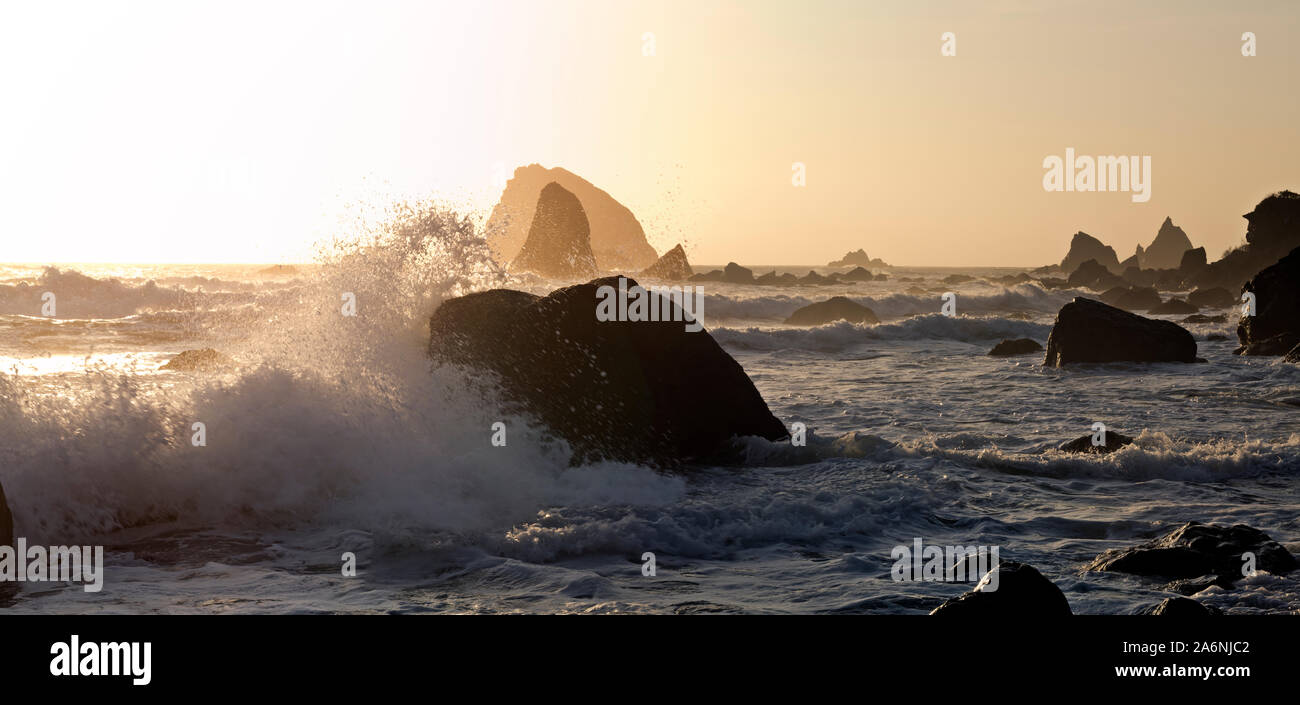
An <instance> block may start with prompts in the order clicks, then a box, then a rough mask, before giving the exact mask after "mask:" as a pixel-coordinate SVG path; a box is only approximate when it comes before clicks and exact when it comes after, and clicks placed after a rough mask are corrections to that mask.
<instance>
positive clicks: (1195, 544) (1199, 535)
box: [1087, 521, 1297, 583]
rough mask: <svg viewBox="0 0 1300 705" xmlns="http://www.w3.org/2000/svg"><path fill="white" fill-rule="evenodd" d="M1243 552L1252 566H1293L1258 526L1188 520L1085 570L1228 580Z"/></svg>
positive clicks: (1275, 569)
mask: <svg viewBox="0 0 1300 705" xmlns="http://www.w3.org/2000/svg"><path fill="white" fill-rule="evenodd" d="M1245 553H1253V554H1255V568H1256V570H1262V571H1267V572H1269V573H1274V574H1282V573H1288V572H1290V571H1292V570H1294V569H1295V568H1296V567H1297V563H1296V559H1295V557H1294V556H1292V555H1291V553H1290V552H1289V551H1287V550H1286V548H1285V547H1284V546H1282V544H1280V543H1278V542H1276V541H1274V540H1273V539H1271V538H1269V536H1268V534H1265V533H1264V532H1263V531H1260V530H1259V529H1254V528H1251V527H1249V526H1246V525H1245V524H1236V525H1234V526H1216V525H1214V524H1201V523H1199V522H1195V521H1189V522H1187V523H1186V524H1183V525H1182V526H1180V527H1178V528H1176V529H1174V530H1173V531H1170V532H1169V533H1168V534H1165V535H1164V536H1161V537H1160V538H1157V539H1152V540H1151V541H1147V542H1146V543H1142V544H1138V545H1137V546H1131V547H1129V548H1116V549H1111V550H1109V551H1106V552H1105V553H1103V554H1101V555H1100V556H1097V557H1096V558H1095V559H1093V561H1092V563H1091V564H1089V565H1088V568H1087V569H1088V570H1096V571H1113V572H1117V573H1129V574H1131V575H1145V576H1154V577H1163V578H1198V577H1201V576H1217V578H1218V579H1219V580H1221V581H1226V582H1228V583H1232V582H1235V581H1236V580H1238V579H1240V578H1241V577H1242V568H1243V566H1244V565H1245V561H1244V559H1243V554H1245Z"/></svg>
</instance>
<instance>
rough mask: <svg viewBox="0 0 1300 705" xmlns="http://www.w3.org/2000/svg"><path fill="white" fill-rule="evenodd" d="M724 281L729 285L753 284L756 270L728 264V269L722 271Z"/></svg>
mask: <svg viewBox="0 0 1300 705" xmlns="http://www.w3.org/2000/svg"><path fill="white" fill-rule="evenodd" d="M722 281H724V282H727V283H729V284H753V283H754V270H752V269H750V268H748V267H742V266H740V265H738V264H736V263H735V262H728V263H727V266H726V268H725V269H723V270H722Z"/></svg>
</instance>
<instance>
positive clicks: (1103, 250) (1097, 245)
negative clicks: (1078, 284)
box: [1061, 230, 1124, 275]
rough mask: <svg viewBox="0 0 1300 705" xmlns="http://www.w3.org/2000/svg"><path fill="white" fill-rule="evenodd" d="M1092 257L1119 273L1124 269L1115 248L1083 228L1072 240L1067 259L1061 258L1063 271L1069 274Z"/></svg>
mask: <svg viewBox="0 0 1300 705" xmlns="http://www.w3.org/2000/svg"><path fill="white" fill-rule="evenodd" d="M1090 259H1095V260H1097V262H1098V264H1100V265H1102V266H1103V267H1105V268H1106V269H1108V270H1110V271H1112V272H1115V273H1117V274H1118V273H1119V272H1122V271H1124V270H1122V269H1120V266H1119V257H1118V256H1116V255H1115V250H1113V249H1111V247H1110V246H1109V245H1105V244H1102V242H1101V240H1098V239H1097V238H1095V237H1093V236H1091V235H1089V234H1088V233H1085V232H1083V231H1082V230H1080V231H1079V232H1077V233H1075V234H1074V239H1072V240H1070V251H1069V252H1068V253H1066V255H1065V259H1063V260H1061V271H1062V272H1065V273H1066V274H1067V275H1068V274H1070V273H1072V272H1074V270H1075V269H1077V268H1078V267H1079V265H1081V264H1083V263H1084V262H1087V261H1088V260H1090Z"/></svg>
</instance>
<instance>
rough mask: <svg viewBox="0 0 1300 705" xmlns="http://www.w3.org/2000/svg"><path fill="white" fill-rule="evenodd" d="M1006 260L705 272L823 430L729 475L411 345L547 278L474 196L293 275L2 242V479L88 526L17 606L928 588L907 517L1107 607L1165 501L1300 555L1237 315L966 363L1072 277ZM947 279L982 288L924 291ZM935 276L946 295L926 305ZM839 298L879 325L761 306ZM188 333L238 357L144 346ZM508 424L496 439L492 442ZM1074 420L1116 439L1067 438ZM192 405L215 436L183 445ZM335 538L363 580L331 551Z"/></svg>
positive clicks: (925, 533)
mask: <svg viewBox="0 0 1300 705" xmlns="http://www.w3.org/2000/svg"><path fill="white" fill-rule="evenodd" d="M703 269H705V268H704V267H699V268H697V270H703ZM778 269H779V270H783V271H784V269H786V268H781V267H778ZM788 269H789V270H790V271H796V272H800V273H802V272H803V271H806V270H807V267H802V268H797V267H789V268H788ZM1009 271H1018V270H994V269H989V268H980V269H970V270H954V269H927V268H895V269H894V270H892V271H891V272H890V279H889V280H888V281H884V282H880V281H876V282H870V283H863V284H857V285H833V286H823V287H758V286H738V285H730V284H724V283H715V282H708V283H705V284H704V287H705V296H706V300H705V307H704V323H705V325H706V327H707V329H708V330H709V331H710V333H711V334H712V335H713V336H714V337H715V338H716V339H717V340H718V342H719V343H720V344H721V345H722V346H723V347H724V348H725V349H726V350H727V351H728V352H729V353H730V354H731V355H732V356H734V357H735V358H736V359H737V360H738V361H739V362H740V363H741V364H742V365H743V366H744V368H745V370H746V372H747V373H748V374H749V375H750V377H751V378H752V379H753V381H754V383H755V385H756V386H757V387H758V389H759V391H760V392H761V393H762V394H763V397H764V398H765V399H766V400H767V402H768V405H769V406H770V407H771V409H772V411H773V413H774V414H775V415H776V416H777V417H778V418H780V419H781V420H782V421H783V422H785V423H786V424H787V425H788V424H790V423H793V422H796V421H800V422H803V423H805V424H807V426H808V428H809V429H810V431H811V437H810V440H809V443H808V446H807V447H806V448H796V447H791V446H789V445H788V444H781V443H770V442H767V441H762V440H758V439H747V440H745V441H744V444H745V445H744V448H745V455H746V458H747V460H746V464H745V465H744V466H743V467H729V468H697V469H695V470H694V471H692V472H689V473H686V474H677V475H674V474H665V473H661V472H658V471H656V470H653V469H650V468H646V467H640V466H636V465H629V464H615V463H602V464H597V465H590V466H580V467H569V461H570V453H569V450H568V448H567V447H566V446H565V444H564V443H562V442H558V441H555V440H553V439H551V438H550V437H549V436H548V435H547V434H546V432H545V429H543V428H540V427H538V426H537V425H536V424H535V423H534V422H533V421H532V420H531V419H527V418H518V417H511V416H507V415H505V414H504V412H503V411H502V408H503V405H502V404H501V403H500V401H499V398H498V395H497V391H496V387H495V385H494V383H493V380H492V379H491V378H490V377H488V376H486V375H484V374H482V373H480V372H478V371H476V370H472V369H464V368H458V367H445V366H436V365H435V364H434V363H433V362H432V361H431V360H430V359H429V358H428V356H427V355H426V353H425V350H426V348H427V344H428V340H427V337H428V317H429V315H430V314H431V313H432V312H433V311H434V310H435V309H436V307H437V306H438V305H439V304H440V303H441V302H442V301H444V300H446V299H447V298H450V297H454V296H459V295H462V294H465V293H468V292H471V291H477V290H483V289H488V288H493V287H499V286H509V287H511V288H518V289H523V290H527V291H531V292H534V293H539V294H540V293H546V292H549V291H551V290H552V289H554V288H556V287H558V286H561V285H563V284H567V283H568V282H555V281H546V280H543V279H540V278H537V277H535V276H532V275H523V276H511V275H507V274H506V273H505V272H503V271H502V270H500V268H498V267H497V266H496V265H495V264H493V262H492V260H491V258H490V256H489V254H488V251H487V249H486V245H485V243H484V241H483V240H482V239H481V237H480V234H479V233H477V232H475V228H474V226H473V224H472V220H471V219H468V218H466V217H464V216H462V215H458V214H455V213H453V212H450V211H449V210H447V209H445V208H442V207H440V206H437V205H435V204H428V203H412V204H399V205H397V206H394V207H392V208H390V209H387V210H385V211H384V212H383V213H381V214H380V217H377V218H373V219H371V220H369V221H367V222H366V223H364V224H362V225H359V226H358V227H357V228H356V232H355V233H353V234H352V235H350V236H348V237H346V238H341V239H339V240H337V241H334V242H331V243H329V244H328V245H326V246H325V247H322V248H321V250H320V256H319V257H318V260H317V261H316V262H314V263H313V264H310V265H300V266H296V267H294V268H292V269H290V268H280V269H272V270H267V269H266V268H265V267H264V266H245V265H211V266H207V265H187V266H176V267H172V266H162V265H143V266H124V265H111V266H106V265H60V266H58V267H57V268H54V267H44V266H41V265H0V363H3V374H0V483H3V485H4V489H5V492H6V495H7V496H8V499H9V503H10V505H11V507H12V509H13V512H14V517H15V526H16V533H17V535H20V536H25V537H27V538H28V539H29V541H32V542H42V543H47V544H48V543H53V544H74V543H102V544H104V545H106V546H107V547H108V555H107V576H106V581H105V586H104V589H103V591H102V592H100V593H98V594H94V595H89V594H86V593H84V592H83V591H82V590H80V588H79V587H78V586H75V585H73V586H68V587H67V588H64V587H62V586H53V587H51V586H50V585H43V586H41V588H40V589H32V588H31V587H26V588H24V590H23V591H22V592H21V593H20V594H19V595H18V597H17V598H16V599H15V601H14V603H13V604H12V605H11V606H10V609H13V610H18V611H31V612H41V611H69V612H87V611H101V610H102V611H116V612H177V611H180V612H185V611H199V612H241V611H251V612H258V611H266V612H281V611H303V612H313V611H397V612H426V611H483V612H501V611H507V612H509V611H547V612H550V611H574V612H591V611H594V612H602V611H680V612H693V611H759V612H764V611H772V612H916V613H922V612H927V611H929V610H930V609H932V608H933V607H934V606H936V605H937V604H938V602H939V601H941V600H942V599H943V598H946V597H950V596H952V595H956V594H958V593H960V592H962V591H964V589H965V588H964V586H960V585H952V584H934V583H896V582H894V581H892V580H891V579H890V575H889V569H890V566H891V565H892V560H891V559H890V548H891V547H892V546H894V545H897V544H908V543H910V542H911V540H912V538H913V537H916V536H921V537H925V539H926V541H927V542H929V543H934V544H956V545H971V544H980V545H997V546H1001V552H1002V556H1003V558H1005V559H1011V560H1019V561H1024V562H1028V563H1031V564H1033V565H1035V566H1036V567H1038V568H1039V569H1040V570H1041V571H1043V572H1044V574H1045V575H1047V576H1048V577H1049V578H1051V579H1053V580H1054V581H1055V582H1056V583H1057V584H1058V585H1060V586H1061V587H1062V589H1063V590H1064V591H1065V592H1066V594H1067V596H1068V597H1069V599H1070V601H1071V603H1072V607H1073V608H1074V610H1075V612H1083V613H1087V612H1106V613H1115V612H1128V611H1131V610H1134V609H1136V608H1139V607H1142V606H1146V605H1150V604H1154V603H1155V602H1158V601H1159V600H1160V599H1161V597H1162V596H1164V594H1163V593H1161V592H1160V591H1159V585H1158V583H1157V582H1156V581H1144V580H1141V579H1138V578H1133V577H1128V576H1118V575H1112V574H1095V573H1083V572H1082V567H1083V565H1085V564H1086V563H1087V561H1088V560H1090V559H1091V558H1092V557H1093V556H1095V555H1096V554H1098V553H1100V552H1101V551H1102V550H1104V549H1106V548H1111V547H1114V546H1120V545H1127V544H1129V543H1132V542H1133V541H1135V540H1138V539H1141V538H1146V537H1149V536H1151V535H1154V534H1157V533H1160V532H1162V531H1164V530H1165V529H1166V528H1168V527H1169V526H1170V525H1175V524H1178V523H1182V522H1184V521H1188V520H1198V521H1204V522H1218V523H1236V522H1241V523H1247V524H1250V525H1252V526H1255V527H1258V528H1260V529H1263V530H1264V531H1266V532H1268V533H1269V534H1270V535H1272V536H1273V537H1274V538H1275V539H1278V540H1279V541H1282V542H1283V543H1284V544H1289V545H1290V546H1291V548H1292V550H1295V547H1296V545H1297V544H1296V542H1297V540H1298V539H1300V525H1298V524H1300V521H1298V519H1297V515H1298V514H1300V512H1298V511H1297V510H1298V508H1300V496H1297V494H1298V489H1297V483H1296V482H1295V474H1296V472H1297V470H1300V460H1298V458H1300V371H1298V368H1297V367H1296V366H1294V365H1286V364H1282V363H1280V362H1278V361H1275V360H1273V359H1260V358H1241V357H1236V356H1233V355H1232V354H1231V350H1232V347H1233V346H1234V344H1235V343H1234V341H1233V340H1232V338H1233V336H1232V329H1233V327H1234V325H1235V320H1236V315H1235V312H1234V311H1226V313H1228V318H1227V320H1228V322H1227V323H1224V324H1217V325H1216V324H1196V325H1187V327H1188V328H1189V330H1191V331H1192V332H1193V334H1194V335H1195V336H1196V338H1197V342H1198V345H1199V354H1200V355H1201V356H1202V357H1205V358H1206V359H1207V362H1206V363H1204V364H1198V365H1124V364H1116V365H1095V366H1086V365H1085V366H1078V367H1074V368H1070V369H1067V370H1060V369H1053V368H1044V367H1043V366H1042V364H1041V363H1042V359H1041V355H1030V356H1023V357H1012V358H993V357H988V356H987V355H985V353H987V352H988V350H989V349H990V348H991V347H992V346H993V345H994V344H996V343H997V342H998V341H999V340H1001V339H1003V338H1019V337H1029V338H1033V339H1036V340H1038V341H1039V342H1044V341H1045V340H1046V336H1047V333H1048V331H1049V330H1050V327H1051V322H1052V319H1053V317H1054V316H1055V313H1056V311H1057V310H1058V309H1059V308H1060V306H1061V305H1062V304H1063V303H1065V302H1067V301H1069V300H1070V299H1071V298H1072V297H1073V296H1074V295H1076V294H1078V293H1081V292H1077V291H1074V290H1059V291H1046V290H1043V289H1041V288H1039V287H1038V286H1037V285H1035V284H1020V285H1015V286H1003V285H1001V284H997V283H993V282H991V281H989V279H987V278H986V277H991V276H996V275H998V274H1005V273H1007V272H1009ZM954 272H958V273H964V274H969V275H971V276H973V277H975V279H974V280H973V281H971V282H968V283H965V284H945V283H943V282H942V279H943V278H945V277H947V276H949V275H951V274H953V273H954ZM904 279H905V280H906V281H904ZM46 291H50V292H55V294H56V296H57V304H58V314H57V316H55V317H53V318H51V317H45V316H42V315H41V303H42V299H41V295H42V293H43V292H46ZM944 291H954V292H956V293H957V296H958V313H959V316H958V317H956V318H951V317H946V316H942V315H940V314H939V307H940V303H941V302H940V298H939V296H940V294H941V293H943V292H944ZM344 294H352V295H354V296H355V301H356V308H357V315H356V316H354V317H349V316H344V315H342V313H341V306H343V304H344V300H343V298H342V297H343V295H344ZM834 295H845V296H848V297H850V298H852V299H854V300H855V301H858V302H860V303H863V304H865V305H867V306H870V307H871V308H872V309H873V310H874V311H875V312H876V314H877V315H878V316H879V317H880V318H881V320H882V322H881V323H879V324H876V325H860V324H849V323H844V322H840V323H836V324H831V325H825V326H820V327H813V328H794V327H789V326H786V325H784V324H783V323H782V321H783V320H784V319H785V318H786V317H787V316H789V315H790V313H792V312H793V311H794V310H795V309H797V308H799V307H801V306H804V305H807V304H808V303H812V302H815V301H820V300H824V299H825V298H828V297H830V296H834ZM1173 320H1177V318H1174V319H1173ZM1214 333H1221V334H1226V335H1228V336H1229V338H1230V339H1229V340H1227V341H1207V340H1206V339H1205V338H1206V336H1208V335H1210V334H1214ZM208 347H210V348H215V349H217V350H218V351H220V352H222V353H223V354H225V355H227V356H229V357H230V358H232V359H233V360H234V362H235V364H234V365H233V366H231V367H229V368H225V369H221V370H216V371H211V372H177V371H160V370H159V369H158V368H159V367H160V366H161V365H162V364H163V363H164V362H166V361H167V360H169V359H170V358H171V357H173V356H174V355H175V354H176V353H179V352H180V351H182V350H189V349H199V348H208ZM497 421H503V422H505V423H506V424H507V427H508V433H509V435H508V444H507V445H506V446H505V447H493V446H492V445H491V444H490V442H489V439H490V436H491V426H492V424H493V423H494V422H497ZM1095 421H1102V422H1104V423H1106V424H1107V426H1108V427H1109V428H1112V429H1114V430H1116V431H1120V432H1123V433H1126V434H1129V435H1133V436H1135V437H1136V439H1137V441H1136V443H1135V444H1134V445H1133V446H1130V447H1126V448H1124V449H1122V450H1120V451H1118V452H1116V453H1114V454H1112V455H1108V456H1078V455H1070V454H1066V453H1062V452H1060V451H1058V450H1056V447H1057V446H1058V445H1059V444H1060V443H1061V442H1063V441H1066V440H1070V439H1073V438H1076V437H1078V436H1081V435H1085V434H1087V433H1089V428H1090V426H1091V424H1092V423H1093V422H1095ZM194 422H202V423H203V424H205V426H206V433H207V445H206V446H203V447H194V446H192V445H191V444H190V434H191V425H192V424H193V423H194ZM646 551H651V552H654V553H655V554H656V556H657V562H658V577H657V578H655V579H650V578H646V577H644V576H642V574H641V559H640V556H641V555H642V553H643V552H646ZM344 552H353V553H355V554H356V555H357V557H358V561H359V575H358V577H356V578H343V577H341V576H340V574H339V568H340V556H341V554H342V553H344ZM1198 599H1201V600H1203V601H1206V602H1210V603H1212V604H1215V605H1218V606H1220V607H1222V608H1224V609H1226V610H1228V611H1230V612H1232V611H1239V612H1251V611H1264V612H1286V611H1296V610H1297V609H1300V586H1297V585H1296V583H1295V581H1294V580H1292V579H1287V578H1282V577H1276V576H1271V575H1267V574H1261V575H1259V576H1256V577H1254V578H1249V579H1246V580H1245V581H1244V582H1243V583H1242V587H1240V588H1238V590H1235V591H1232V592H1230V593H1229V592H1224V591H1221V590H1219V589H1218V588H1210V590H1209V591H1207V593H1206V594H1202V595H1198Z"/></svg>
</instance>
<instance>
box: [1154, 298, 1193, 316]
mask: <svg viewBox="0 0 1300 705" xmlns="http://www.w3.org/2000/svg"><path fill="white" fill-rule="evenodd" d="M1199 310H1200V309H1198V308H1196V307H1195V306H1193V305H1191V304H1189V303H1187V302H1186V301H1183V300H1182V299H1177V298H1174V297H1172V296H1171V297H1169V300H1168V301H1165V302H1163V303H1161V304H1160V305H1158V306H1156V307H1155V308H1152V309H1151V313H1158V314H1182V313H1196V312H1197V311H1199Z"/></svg>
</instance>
